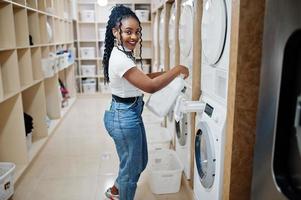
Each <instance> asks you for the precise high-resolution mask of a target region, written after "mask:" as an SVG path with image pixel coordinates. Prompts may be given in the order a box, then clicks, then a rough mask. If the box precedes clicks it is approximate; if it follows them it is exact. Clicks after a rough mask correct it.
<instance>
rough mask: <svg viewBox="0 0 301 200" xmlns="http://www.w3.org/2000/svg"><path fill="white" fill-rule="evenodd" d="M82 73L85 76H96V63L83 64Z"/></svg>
mask: <svg viewBox="0 0 301 200" xmlns="http://www.w3.org/2000/svg"><path fill="white" fill-rule="evenodd" d="M82 75H83V76H95V75H96V65H82Z"/></svg>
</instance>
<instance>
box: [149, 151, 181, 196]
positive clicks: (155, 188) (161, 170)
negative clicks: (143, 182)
mask: <svg viewBox="0 0 301 200" xmlns="http://www.w3.org/2000/svg"><path fill="white" fill-rule="evenodd" d="M148 163H149V165H148V173H149V179H148V183H149V186H150V189H151V191H152V193H154V194H169V193H175V192H178V191H179V190H180V186H181V178H182V171H183V165H182V164H181V162H180V159H179V157H178V156H177V154H176V153H175V151H172V150H168V149H160V150H155V151H152V152H150V155H149V162H148Z"/></svg>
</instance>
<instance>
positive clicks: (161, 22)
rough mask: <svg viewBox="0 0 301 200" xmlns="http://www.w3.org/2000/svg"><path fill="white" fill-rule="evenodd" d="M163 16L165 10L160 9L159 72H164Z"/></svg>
mask: <svg viewBox="0 0 301 200" xmlns="http://www.w3.org/2000/svg"><path fill="white" fill-rule="evenodd" d="M164 16H165V10H164V9H162V10H161V12H160V18H159V51H160V53H159V57H160V59H159V60H160V71H164V60H165V56H164Z"/></svg>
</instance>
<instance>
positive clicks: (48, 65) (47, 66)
mask: <svg viewBox="0 0 301 200" xmlns="http://www.w3.org/2000/svg"><path fill="white" fill-rule="evenodd" d="M41 62H42V70H43V74H44V77H45V78H49V77H52V76H54V73H55V70H54V68H55V60H54V58H43V59H42V61H41Z"/></svg>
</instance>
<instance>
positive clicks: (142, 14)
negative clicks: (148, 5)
mask: <svg viewBox="0 0 301 200" xmlns="http://www.w3.org/2000/svg"><path fill="white" fill-rule="evenodd" d="M135 13H136V15H137V17H138V18H139V20H140V21H141V22H147V21H149V18H148V16H149V10H135Z"/></svg>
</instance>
